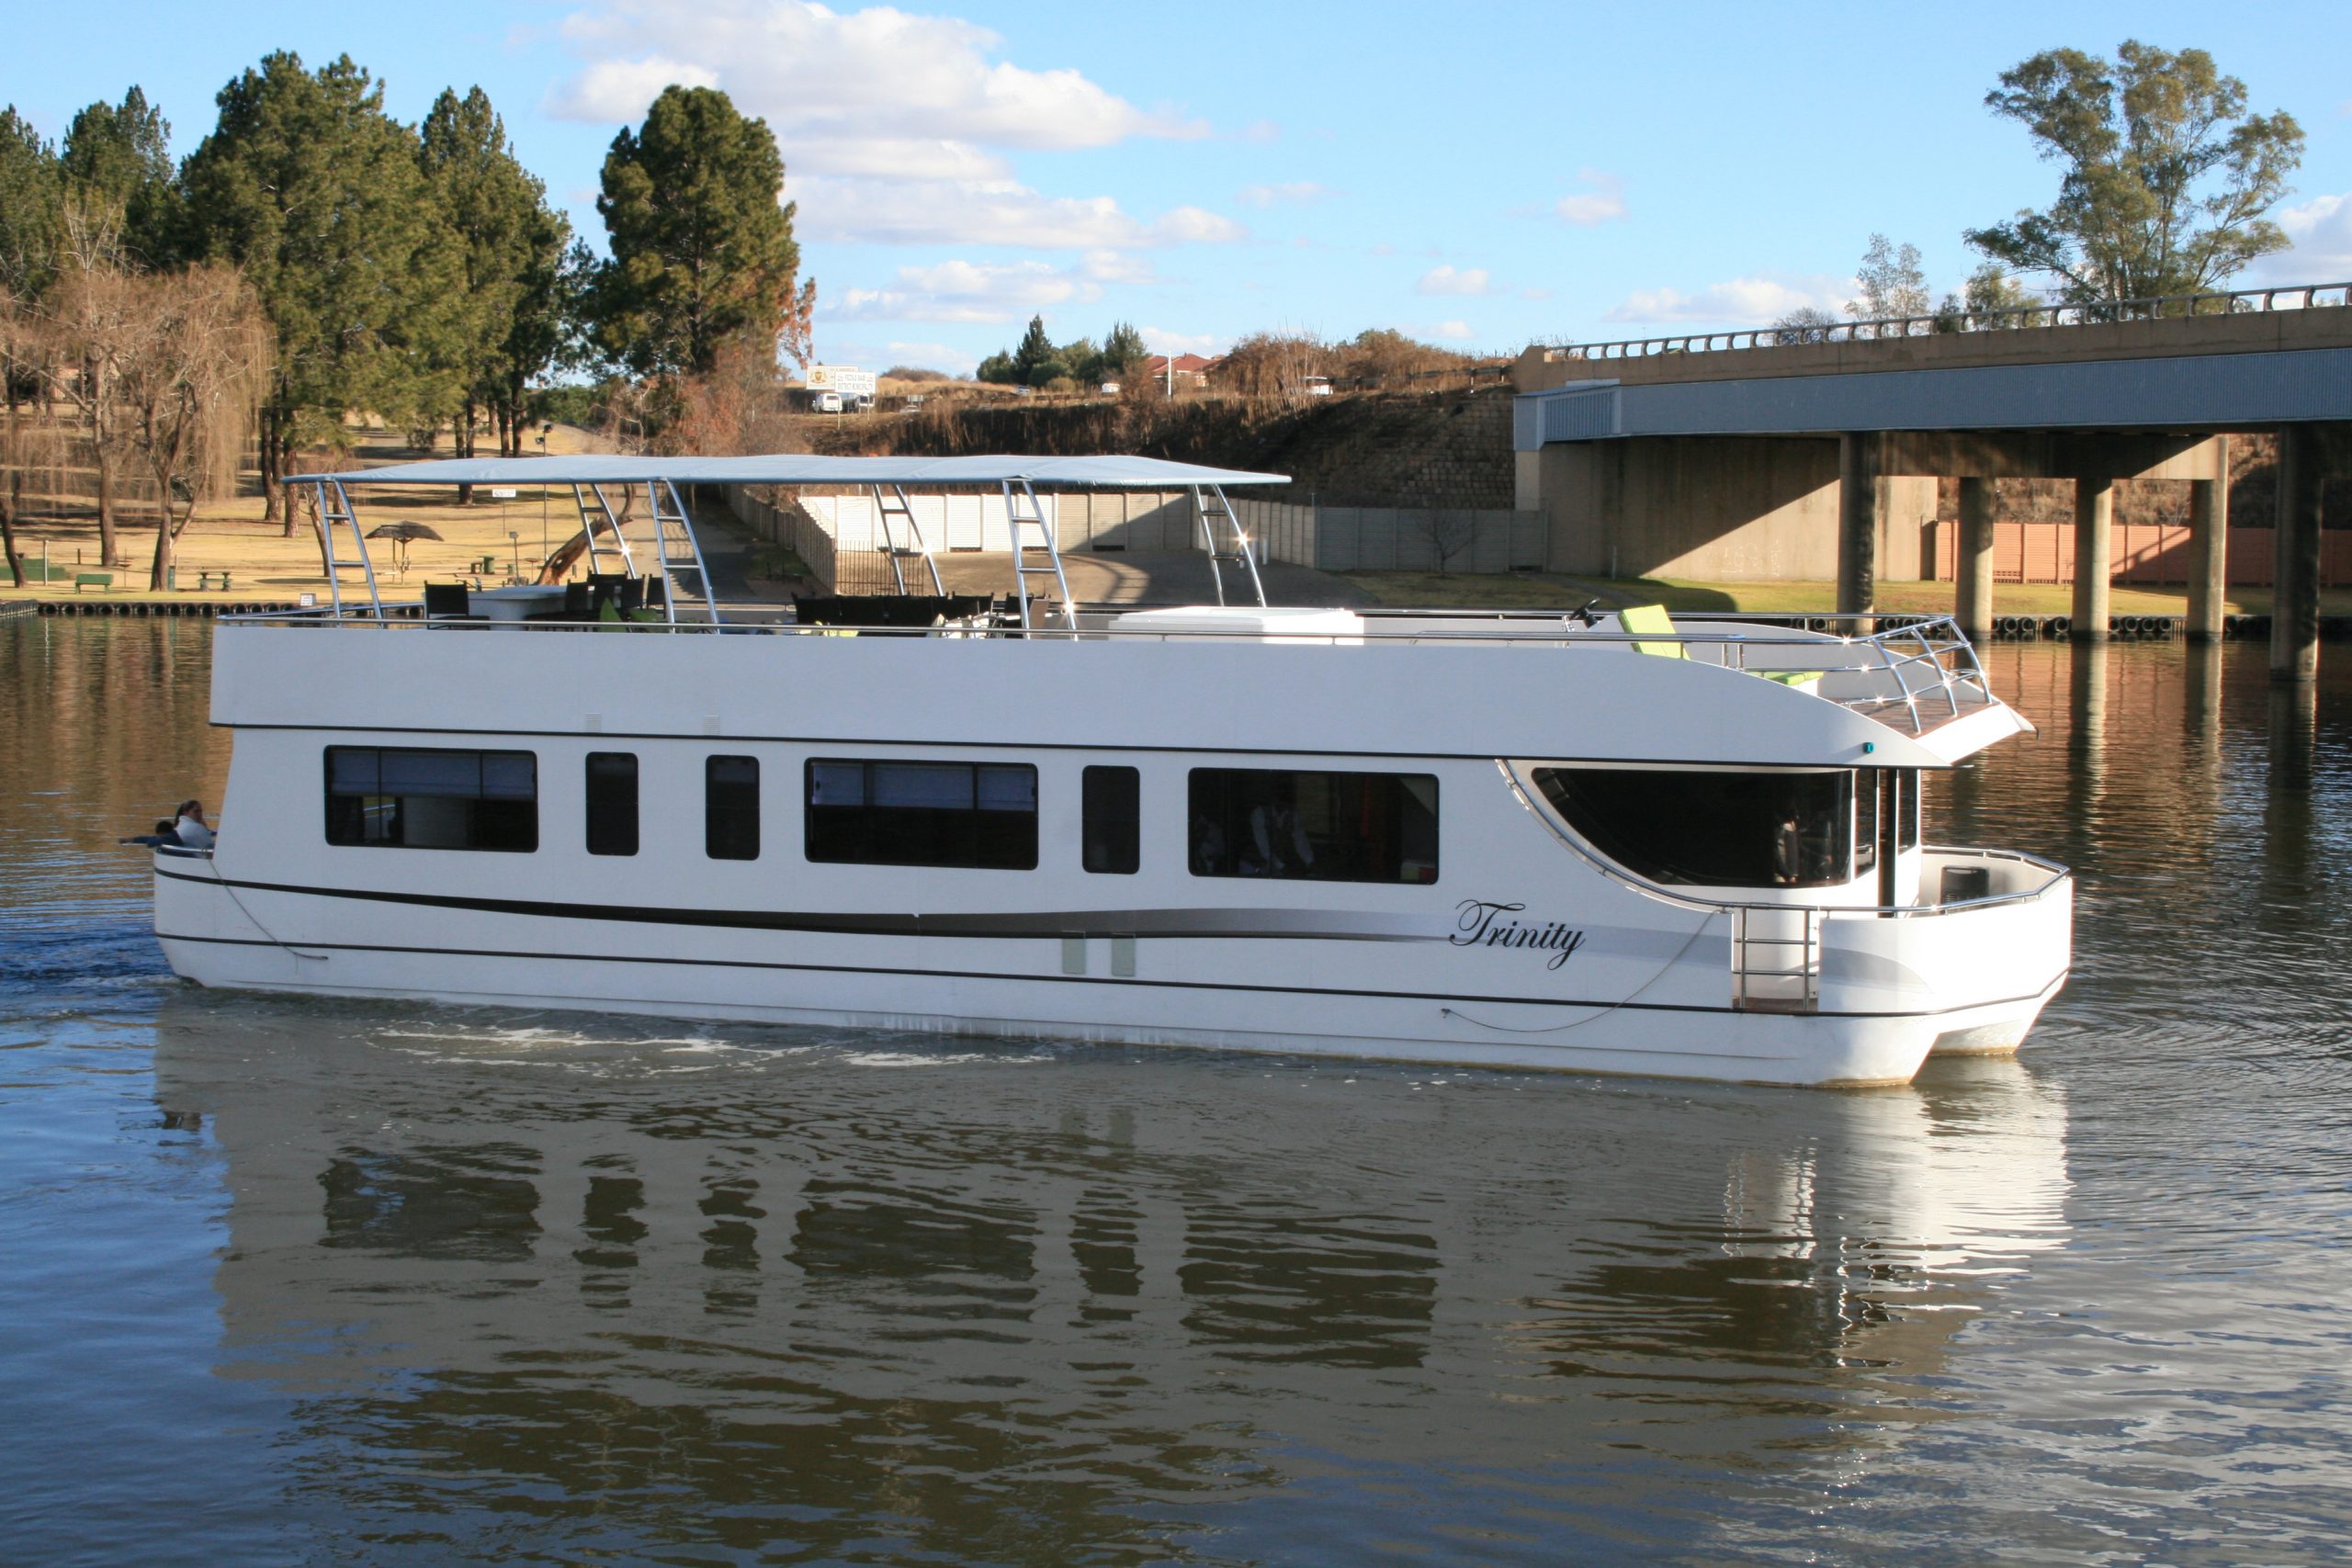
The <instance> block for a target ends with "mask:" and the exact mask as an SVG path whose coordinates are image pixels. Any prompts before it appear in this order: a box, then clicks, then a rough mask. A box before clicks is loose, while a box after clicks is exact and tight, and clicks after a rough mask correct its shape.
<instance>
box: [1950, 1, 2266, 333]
mask: <svg viewBox="0 0 2352 1568" xmlns="http://www.w3.org/2000/svg"><path fill="white" fill-rule="evenodd" d="M1985 104H1986V105H1987V106H1988V107H1991V108H1992V110H1993V111H1994V112H1995V113H1996V114H2000V115H2005V116H2007V118H2011V119H2014V120H2017V121H2018V123H2020V124H2021V125H2023V126H2025V127H2026V129H2027V130H2028V131H2029V132H2030V134H2031V136H2032V137H2033V140H2034V141H2035V143H2036V144H2037V145H2038V146H2039V147H2040V149H2041V155H2042V157H2043V158H2045V159H2047V160H2049V161H2052V162H2054V163H2056V164H2060V165H2061V167H2062V170H2063V173H2062V175H2061V176H2060V181H2059V190H2058V199H2057V200H2056V201H2055V202H2053V203H2052V205H2051V206H2050V207H2049V208H2048V209H2044V210H2042V211H2038V212H2037V211H2033V210H2030V209H2028V210H2026V211H2022V212H2019V213H2018V215H2017V217H2016V218H2015V219H2014V220H2011V221H2009V222H2007V223H1996V224H1995V225H1993V226H1992V227H1991V228H1987V229H1971V230H1969V231H1967V232H1966V238H1967V241H1968V243H1970V244H1971V245H1973V246H1974V247H1975V248H1976V249H1977V250H1979V251H1981V252H1983V253H1984V254H1985V255H1986V256H1989V257H1990V258H1992V259H1993V260H1994V261H1996V262H1998V263H2000V264H2001V265H2003V266H2004V267H2006V268H2007V269H2008V270H2009V271H2011V272H2032V273H2046V274H2048V275H2049V276H2051V277H2052V278H2053V279H2055V280H2056V284H2057V288H2058V291H2059V293H2060V295H2061V296H2062V297H2063V298H2064V299H2065V300H2066V301H2067V302H2069V303H2075V304H2091V303H2096V302H2098V301H2101V300H2113V299H2149V298H2154V297H2157V296H2165V295H2179V294H2193V293H2197V292H2199V291H2200V290H2203V289H2207V288H2213V287H2214V286H2216V285H2218V284H2219V283H2221V282H2222V280H2224V279H2225V278H2228V277H2230V276H2233V274H2235V273H2237V272H2238V271H2239V270H2240V269H2241V268H2243V267H2244V266H2245V265H2246V264H2247V263H2249V262H2251V261H2253V260H2254V259H2255V258H2256V256H2261V255H2266V254H2269V253H2270V252H2272V251H2277V250H2281V249H2284V248H2285V246H2286V244H2287V236H2286V235H2285V234H2284V233H2283V232H2282V231H2280V230H2279V228H2278V225H2277V224H2276V223H2273V222H2271V221H2270V220H2268V219H2267V218H2266V217H2265V216H2264V214H2266V213H2267V212H2268V211H2269V210H2270V209H2272V208H2273V207H2275V206H2277V205H2278V202H2279V201H2280V200H2281V199H2282V198H2283V197H2285V196H2286V195H2287V194H2288V188H2289V187H2288V185H2287V178H2288V176H2289V175H2291V174H2292V173H2293V172H2294V170H2295V167H2296V165H2297V164H2300V163H2301V161H2302V152H2303V132H2302V129H2301V127H2300V126H2298V125H2297V124H2296V123H2295V121H2294V118H2293V117H2292V116H2290V115H2288V114H2286V113H2284V112H2280V113H2278V114H2271V115H2256V114H2248V113H2247V112H2246V107H2245V106H2246V90H2245V83H2243V82H2241V81H2239V80H2238V79H2237V78H2236V77H2234V76H2224V75H2222V74H2221V73H2220V72H2219V71H2218V70H2217V69H2216V68H2215V66H2214V64H2213V57H2212V56H2211V55H2210V54H2208V53H2206V52H2205V51H2203V50H2201V49H2185V50H2182V51H2179V52H2178V53H2173V52H2170V51H2165V50H2161V49H2154V48H2151V47H2149V46H2148V45H2146V44H2143V43H2137V42H2132V41H2129V40H2127V41H2126V42H2125V43H2124V44H2123V45H2122V47H2121V48H2120V49H2118V50H2117V51H2116V59H2115V61H2114V62H2108V61H2105V60H2101V59H2098V58H2097V57H2096V56H2093V55H2089V54H2086V53H2084V52H2083V51H2080V50H2074V49H2059V50H2049V51H2044V52H2042V53H2041V54H2037V55H2035V56H2033V58H2031V59H2030V60H2027V61H2025V62H2022V63H2020V64H2018V66H2016V67H2015V68H2013V69H2011V70H2008V71H2005V72H2003V73H2001V85H2000V86H1999V87H1997V88H1996V89H1995V90H1994V91H1992V92H1990V93H1988V94H1986V95H1985Z"/></svg>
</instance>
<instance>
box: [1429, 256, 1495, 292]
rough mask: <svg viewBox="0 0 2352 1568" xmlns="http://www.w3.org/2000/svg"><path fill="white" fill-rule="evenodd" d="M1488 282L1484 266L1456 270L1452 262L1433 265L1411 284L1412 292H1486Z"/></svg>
mask: <svg viewBox="0 0 2352 1568" xmlns="http://www.w3.org/2000/svg"><path fill="white" fill-rule="evenodd" d="M1488 283H1489V280H1488V278H1487V269H1486V268H1485V267H1483V266H1474V267H1470V268H1467V269H1465V270H1463V271H1458V272H1457V271H1456V270H1454V268H1453V264H1451V263H1448V264H1447V265H1443V266H1433V267H1431V268H1430V269H1429V271H1427V272H1425V273H1423V274H1421V280H1420V281H1419V283H1416V284H1415V285H1413V292H1414V293H1416V294H1485V293H1487V292H1488Z"/></svg>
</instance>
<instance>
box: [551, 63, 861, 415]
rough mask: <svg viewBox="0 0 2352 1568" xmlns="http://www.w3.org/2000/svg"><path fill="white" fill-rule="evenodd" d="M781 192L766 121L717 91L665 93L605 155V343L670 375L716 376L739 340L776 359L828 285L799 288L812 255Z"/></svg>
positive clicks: (601, 295) (644, 371) (601, 309)
mask: <svg viewBox="0 0 2352 1568" xmlns="http://www.w3.org/2000/svg"><path fill="white" fill-rule="evenodd" d="M783 190H784V160H783V159H782V157H781V156H779V155H778V153H777V152H776V146H775V135H774V133H772V132H771V131H770V130H768V125H767V121H765V120H763V119H747V118H744V117H743V116H742V115H741V114H740V113H738V112H737V111H736V108H735V106H734V104H733V103H732V102H730V101H729V98H728V96H727V95H726V94H725V93H722V92H720V91H718V89H717V88H715V87H682V86H678V85H674V84H673V85H670V86H667V87H664V88H663V89H662V96H660V97H658V98H656V99H654V100H653V107H651V108H650V109H649V110H647V111H646V116H645V124H644V126H643V127H642V128H640V129H639V130H623V131H622V132H621V133H620V134H619V135H618V136H616V137H615V138H614V139H613V146H612V151H611V152H609V153H607V154H606V155H605V172H604V194H603V195H602V196H601V197H598V198H597V200H596V210H597V212H598V213H600V214H601V215H602V216H603V218H604V220H605V231H606V232H607V234H608V235H609V236H610V241H611V248H612V261H611V262H610V264H608V265H606V266H605V268H604V270H603V272H602V273H601V274H600V276H598V279H597V287H596V290H595V301H594V310H595V316H596V340H597V343H598V344H599V346H601V347H602V348H603V349H604V350H605V352H606V353H608V354H610V355H612V356H613V357H614V358H615V359H616V360H618V361H619V362H620V363H622V364H624V365H626V366H628V368H629V369H630V370H632V371H634V372H635V373H636V374H638V375H639V376H650V377H660V378H675V377H679V376H684V375H693V374H701V373H707V371H709V370H710V369H711V368H712V367H714V366H715V365H716V364H717V363H718V347H719V344H722V343H723V342H725V341H726V340H727V339H729V338H730V337H734V336H736V335H738V334H753V335H757V336H760V337H762V338H764V339H765V340H766V342H767V343H768V344H769V345H770V349H771V352H773V348H774V345H775V343H776V342H777V341H778V340H779V339H781V338H784V337H786V335H788V333H789V332H790V329H791V327H792V325H793V322H794V321H795V319H796V317H805V313H806V310H807V307H808V306H809V303H811V302H813V300H814V298H815V287H816V286H815V285H814V284H813V283H812V284H809V285H807V286H805V287H802V288H797V289H796V281H797V275H798V273H799V270H800V247H799V245H798V244H797V243H795V242H794V240H793V237H792V219H793V213H794V211H795V208H794V206H793V204H790V203H786V204H784V205H782V206H779V205H778V204H777V198H778V197H779V196H780V195H781V194H782V192H783ZM804 341H805V340H804Z"/></svg>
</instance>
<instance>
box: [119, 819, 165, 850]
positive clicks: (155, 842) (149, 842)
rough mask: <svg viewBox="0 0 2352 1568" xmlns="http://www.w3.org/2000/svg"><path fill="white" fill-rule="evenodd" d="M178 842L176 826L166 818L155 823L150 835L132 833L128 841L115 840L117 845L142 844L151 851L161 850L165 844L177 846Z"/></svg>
mask: <svg viewBox="0 0 2352 1568" xmlns="http://www.w3.org/2000/svg"><path fill="white" fill-rule="evenodd" d="M179 841H180V836H179V832H178V825H177V824H176V823H175V822H174V821H173V820H172V819H171V818H168V817H166V818H164V819H163V820H162V821H160V822H158V823H156V824H155V830H154V831H153V832H152V833H133V834H132V835H130V837H129V838H128V839H117V840H115V842H116V843H118V844H144V845H146V846H147V847H148V848H149V849H151V850H156V849H161V848H163V847H164V845H165V844H177V843H178V842H179Z"/></svg>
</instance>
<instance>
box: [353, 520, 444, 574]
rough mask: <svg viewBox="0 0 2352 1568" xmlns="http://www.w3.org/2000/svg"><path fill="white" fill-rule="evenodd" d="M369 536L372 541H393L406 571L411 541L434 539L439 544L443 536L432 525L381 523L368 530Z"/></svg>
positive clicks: (401, 566)
mask: <svg viewBox="0 0 2352 1568" xmlns="http://www.w3.org/2000/svg"><path fill="white" fill-rule="evenodd" d="M368 537H369V538H371V539H390V540H391V541H392V546H393V549H394V553H395V555H396V557H397V558H398V559H399V561H400V569H401V570H402V571H406V570H408V547H409V541H410V540H412V539H432V540H435V541H436V542H437V541H438V540H439V539H440V537H441V535H440V533H439V532H438V531H437V530H435V528H434V527H433V526H432V525H429V524H424V523H379V524H377V525H375V526H374V527H373V528H370V529H368Z"/></svg>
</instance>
